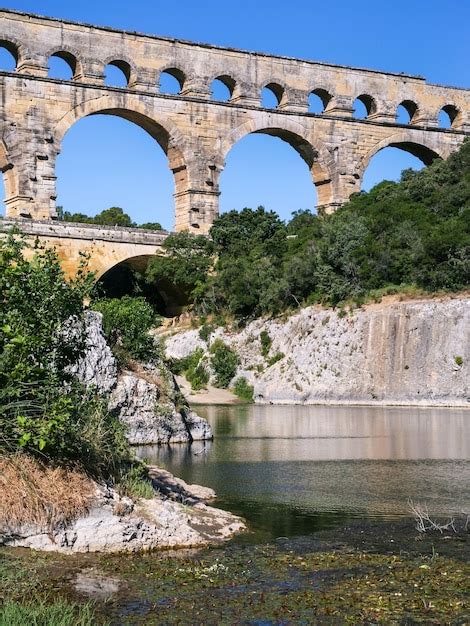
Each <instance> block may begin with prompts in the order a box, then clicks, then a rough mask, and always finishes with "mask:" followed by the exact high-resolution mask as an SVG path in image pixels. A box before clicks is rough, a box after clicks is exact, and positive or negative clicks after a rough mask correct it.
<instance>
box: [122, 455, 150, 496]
mask: <svg viewBox="0 0 470 626" xmlns="http://www.w3.org/2000/svg"><path fill="white" fill-rule="evenodd" d="M118 488H119V492H120V493H122V494H123V495H126V496H130V497H134V498H144V499H147V500H149V499H151V498H154V497H155V489H154V488H153V485H152V481H151V479H150V478H149V475H148V468H147V466H146V465H144V463H140V462H138V461H136V462H133V463H130V464H129V465H128V467H125V466H124V468H123V469H122V474H121V477H120V480H119V486H118Z"/></svg>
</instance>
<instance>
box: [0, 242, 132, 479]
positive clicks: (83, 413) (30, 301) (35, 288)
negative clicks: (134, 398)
mask: <svg viewBox="0 0 470 626" xmlns="http://www.w3.org/2000/svg"><path fill="white" fill-rule="evenodd" d="M25 251H28V252H29V253H30V255H32V257H31V258H30V260H26V258H25V257H24V256H23V252H25ZM92 278H93V277H92V276H91V275H90V274H88V273H87V272H86V268H85V266H84V265H83V266H81V267H80V269H79V272H78V274H77V276H76V277H75V278H74V279H73V280H71V281H66V280H65V278H64V274H63V271H62V269H61V266H60V263H59V260H58V258H57V256H56V254H55V252H54V251H52V250H46V249H43V248H41V247H39V246H36V247H35V248H34V249H33V250H27V245H26V244H25V242H24V241H23V240H22V239H20V238H19V237H15V238H13V236H10V237H8V238H7V239H3V240H0V433H1V435H0V447H1V448H2V450H7V451H10V452H14V451H16V450H18V449H22V450H24V451H26V452H29V453H33V454H39V453H40V454H41V456H42V457H46V458H47V457H48V458H53V459H57V460H66V461H77V462H85V461H86V467H87V469H88V471H90V472H91V473H96V474H101V475H102V474H110V473H113V472H114V470H115V468H116V466H117V465H118V464H119V462H120V459H121V458H122V457H123V456H125V455H126V454H127V443H126V441H125V438H124V432H123V428H122V426H121V424H120V423H119V422H118V420H117V419H115V418H113V417H112V416H111V415H109V413H108V412H107V409H106V406H105V403H104V401H103V400H102V399H101V398H99V397H97V396H96V394H95V393H94V392H93V391H90V390H88V391H87V390H86V389H84V388H83V386H82V385H81V384H79V383H78V382H77V381H76V380H75V379H74V377H73V375H72V374H70V372H69V368H70V366H71V365H73V364H74V363H75V362H76V360H77V358H78V357H79V356H80V355H81V354H82V351H83V348H84V333H83V329H84V326H83V323H82V322H83V299H84V298H85V297H86V296H87V295H88V294H89V292H90V289H91V281H92Z"/></svg>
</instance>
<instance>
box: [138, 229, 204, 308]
mask: <svg viewBox="0 0 470 626" xmlns="http://www.w3.org/2000/svg"><path fill="white" fill-rule="evenodd" d="M163 247H164V249H165V255H164V256H163V255H162V256H155V257H153V258H152V259H151V260H150V262H149V264H148V267H147V271H146V280H147V282H149V283H152V284H157V285H158V284H160V283H162V282H163V283H169V284H170V285H173V286H175V287H176V288H177V289H178V290H180V292H181V293H182V294H183V296H184V298H185V299H186V300H189V299H191V297H192V296H193V293H194V291H195V290H196V288H197V287H198V286H201V285H205V284H206V282H207V280H208V276H209V272H210V270H211V267H212V264H213V257H212V255H213V252H214V246H213V243H212V241H211V240H210V239H208V238H207V237H204V236H203V235H193V234H192V233H188V232H180V233H172V234H171V235H169V236H168V237H167V238H166V239H165V242H164V244H163Z"/></svg>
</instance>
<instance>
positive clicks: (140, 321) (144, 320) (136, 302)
mask: <svg viewBox="0 0 470 626" xmlns="http://www.w3.org/2000/svg"><path fill="white" fill-rule="evenodd" d="M92 306H93V309H95V310H96V311H99V312H100V313H102V314H103V330H104V332H105V334H106V337H107V339H108V341H109V342H110V344H111V346H113V347H114V348H117V354H118V356H121V358H124V359H125V357H126V356H127V357H131V358H135V359H141V360H146V359H151V358H152V356H155V354H156V353H157V352H158V350H157V346H156V343H155V341H154V339H153V338H152V337H151V336H150V335H149V334H148V331H149V330H150V329H151V328H152V327H155V326H157V325H158V324H159V323H160V321H161V320H160V318H159V317H158V316H157V315H156V314H155V312H154V310H153V308H152V307H151V305H150V304H149V303H148V302H147V300H145V298H143V297H131V296H123V297H122V298H110V299H102V300H96V301H94V302H93V304H92ZM119 348H122V351H123V353H124V354H122V352H120V350H119Z"/></svg>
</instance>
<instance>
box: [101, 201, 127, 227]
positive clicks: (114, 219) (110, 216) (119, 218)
mask: <svg viewBox="0 0 470 626" xmlns="http://www.w3.org/2000/svg"><path fill="white" fill-rule="evenodd" d="M93 223H94V224H102V225H103V226H127V227H133V226H135V223H134V222H133V221H132V219H131V218H130V216H129V215H128V214H127V213H124V211H123V210H122V209H121V208H120V207H117V206H113V207H111V208H109V209H105V210H104V211H101V213H97V215H95V217H94V218H93Z"/></svg>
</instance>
